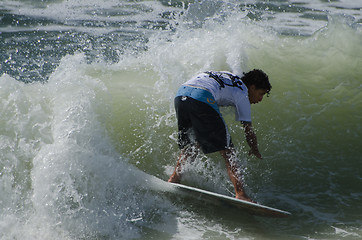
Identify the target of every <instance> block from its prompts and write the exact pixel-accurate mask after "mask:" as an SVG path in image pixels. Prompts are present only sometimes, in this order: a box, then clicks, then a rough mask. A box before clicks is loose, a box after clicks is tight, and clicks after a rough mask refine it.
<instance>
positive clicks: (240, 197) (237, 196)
mask: <svg viewBox="0 0 362 240" xmlns="http://www.w3.org/2000/svg"><path fill="white" fill-rule="evenodd" d="M235 198H237V199H240V200H244V201H248V202H252V203H256V202H255V201H253V200H252V199H251V198H250V197H248V196H247V195H246V194H244V193H241V194H240V193H239V194H238V193H237V194H236V196H235Z"/></svg>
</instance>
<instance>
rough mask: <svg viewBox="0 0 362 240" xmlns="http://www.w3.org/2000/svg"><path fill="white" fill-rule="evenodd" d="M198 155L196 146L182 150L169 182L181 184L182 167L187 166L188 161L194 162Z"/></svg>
mask: <svg viewBox="0 0 362 240" xmlns="http://www.w3.org/2000/svg"><path fill="white" fill-rule="evenodd" d="M197 155H198V149H197V147H196V146H190V145H189V146H187V147H185V148H184V149H182V150H181V153H180V156H179V158H178V160H177V163H176V167H175V170H174V171H173V173H172V175H171V176H170V178H169V179H168V182H172V183H180V182H181V166H182V165H184V164H185V162H186V160H191V161H194V160H195V158H196V157H197Z"/></svg>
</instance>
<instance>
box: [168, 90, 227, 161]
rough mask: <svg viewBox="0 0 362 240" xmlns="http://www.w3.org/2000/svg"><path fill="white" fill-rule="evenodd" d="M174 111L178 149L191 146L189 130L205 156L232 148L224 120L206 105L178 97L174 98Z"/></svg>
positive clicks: (188, 98)
mask: <svg viewBox="0 0 362 240" xmlns="http://www.w3.org/2000/svg"><path fill="white" fill-rule="evenodd" d="M175 109H176V117H177V121H178V130H179V132H178V145H179V147H180V149H183V148H185V147H186V146H187V145H190V144H192V141H191V139H190V136H189V132H190V130H191V129H192V130H193V132H194V134H195V138H196V142H197V144H198V145H199V146H200V147H201V150H202V151H203V152H204V153H205V154H207V153H213V152H217V151H221V150H225V149H228V148H230V147H231V146H232V143H231V138H230V135H229V132H228V130H227V126H226V124H225V122H224V119H223V118H222V116H221V115H220V114H219V113H218V112H217V111H216V110H215V109H214V108H212V107H211V106H210V105H208V104H207V103H204V102H201V101H198V100H195V99H193V98H191V97H187V96H178V97H176V98H175Z"/></svg>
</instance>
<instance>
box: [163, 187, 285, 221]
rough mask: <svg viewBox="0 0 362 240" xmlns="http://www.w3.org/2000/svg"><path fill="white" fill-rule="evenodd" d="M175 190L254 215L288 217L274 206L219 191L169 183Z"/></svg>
mask: <svg viewBox="0 0 362 240" xmlns="http://www.w3.org/2000/svg"><path fill="white" fill-rule="evenodd" d="M169 184H171V185H172V186H174V188H176V189H177V190H180V191H183V192H186V193H188V194H189V195H191V196H192V197H194V198H197V199H199V200H202V201H208V202H210V203H212V204H214V205H227V206H230V207H236V208H239V209H243V210H245V211H248V212H249V213H251V214H254V215H260V216H268V217H288V216H290V215H291V213H289V212H286V211H283V210H279V209H276V208H272V207H268V206H264V205H261V204H258V203H252V202H248V201H244V200H239V199H236V198H234V197H229V196H225V195H222V194H219V193H214V192H210V191H206V190H202V189H198V188H194V187H190V186H186V185H182V184H178V183H169Z"/></svg>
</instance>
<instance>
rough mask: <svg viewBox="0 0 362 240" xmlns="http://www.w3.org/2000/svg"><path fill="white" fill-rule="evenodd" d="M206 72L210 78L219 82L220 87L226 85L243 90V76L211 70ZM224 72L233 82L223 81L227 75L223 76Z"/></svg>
mask: <svg viewBox="0 0 362 240" xmlns="http://www.w3.org/2000/svg"><path fill="white" fill-rule="evenodd" d="M205 73H206V74H209V77H210V78H213V79H214V80H215V81H216V82H218V83H219V85H220V88H224V87H225V85H226V86H229V87H237V88H239V89H241V91H243V88H242V85H243V82H242V81H241V78H240V77H238V76H236V75H232V74H230V73H226V72H223V73H220V72H219V73H218V72H211V71H210V72H205ZM222 74H225V75H227V76H228V77H229V78H230V80H231V82H232V84H227V83H225V82H224V81H223V79H225V77H223V76H222Z"/></svg>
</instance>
